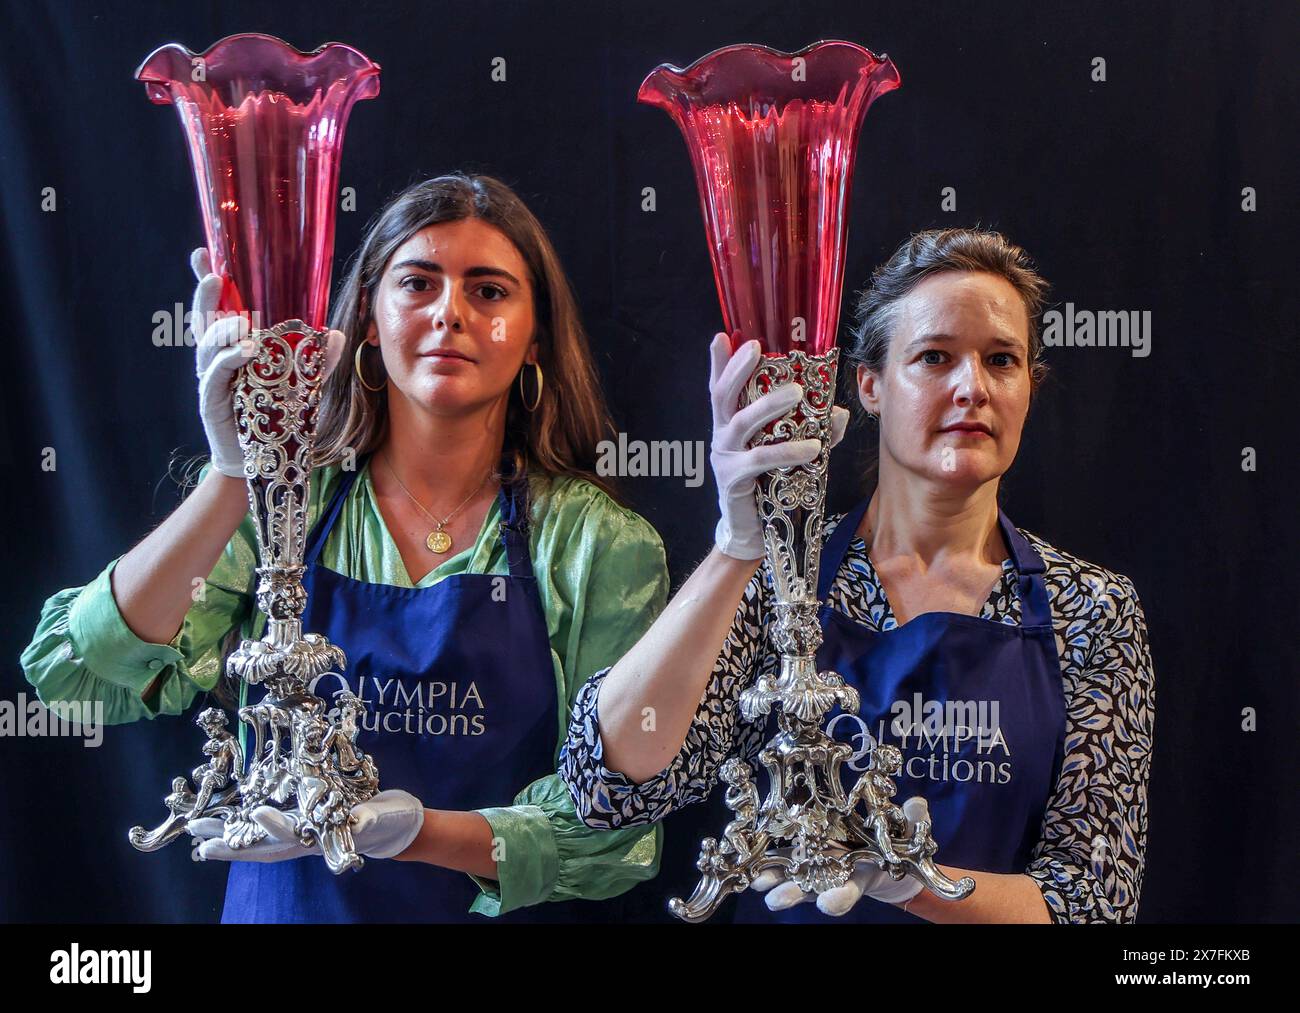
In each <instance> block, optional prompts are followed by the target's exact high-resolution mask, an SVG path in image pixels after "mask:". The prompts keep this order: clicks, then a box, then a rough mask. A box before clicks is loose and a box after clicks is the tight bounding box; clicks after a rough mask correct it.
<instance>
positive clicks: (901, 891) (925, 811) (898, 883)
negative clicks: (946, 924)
mask: <svg viewBox="0 0 1300 1013" xmlns="http://www.w3.org/2000/svg"><path fill="white" fill-rule="evenodd" d="M903 814H904V815H905V816H906V817H907V832H908V835H909V836H910V835H911V833H912V831H913V830H914V829H915V828H916V825H917V824H918V823H920V822H921V821H922V820H928V819H929V818H930V805H929V803H928V802H926V800H925V799H923V798H921V797H920V796H919V795H915V796H913V797H912V798H909V799H908V800H907V801H906V802H904V803H903ZM753 887H754V889H755V890H757V891H759V892H760V893H766V894H767V896H766V897H764V898H763V903H765V904H766V905H767V908H768V910H769V911H784V910H785V909H786V908H789V907H794V906H795V905H796V904H803V903H805V902H807V901H810V900H815V901H816V902H817V910H818V911H820V912H821V913H822V914H824V915H830V916H831V917H832V918H839V917H841V916H842V915H846V914H848V913H849V912H850V911H851V910H853V907H854V906H855V905H856V904H857V903H858V901H860V900H861V899H862V898H863V897H870V898H872V899H873V900H878V901H881V902H882V903H885V904H903V903H905V902H906V901H909V900H911V899H912V898H913V897H915V896H916V895H917V894H918V893H920V892H921V890H922V889H923V884H922V883H921V881H920V880H919V879H916V878H914V877H912V876H904V877H903V878H902V879H899V880H895V879H894V878H893V877H892V876H890V875H889V873H888V872H886V871H885V870H884V869H881V868H878V867H877V866H876V863H875V862H870V861H861V862H858V863H856V865H855V866H854V869H853V872H852V874H851V875H850V876H849V881H848V882H847V883H845V884H844V885H843V886H839V887H836V888H835V889H833V890H826V891H825V892H823V893H820V894H817V893H813V892H811V891H805V890H802V889H800V887H799V885H798V884H797V883H793V882H791V881H790V880H788V879H786V878H785V876H784V875H783V874H782V873H781V871H780V870H779V869H765V870H764V871H763V872H761V873H759V875H758V876H757V877H756V878H755V879H754V883H753Z"/></svg>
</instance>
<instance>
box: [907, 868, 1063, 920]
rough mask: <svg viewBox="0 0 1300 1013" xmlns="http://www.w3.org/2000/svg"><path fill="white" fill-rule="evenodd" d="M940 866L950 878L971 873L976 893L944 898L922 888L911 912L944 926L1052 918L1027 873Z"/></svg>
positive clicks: (913, 901) (912, 903)
mask: <svg viewBox="0 0 1300 1013" xmlns="http://www.w3.org/2000/svg"><path fill="white" fill-rule="evenodd" d="M939 868H940V869H941V870H942V871H943V874H944V875H945V876H947V877H948V878H949V879H954V880H956V879H961V878H962V876H970V878H971V879H973V880H975V891H974V893H972V894H971V895H970V896H969V897H966V898H964V899H962V900H944V899H943V898H942V897H936V896H935V895H934V894H932V893H931V892H930V891H929V890H925V889H922V890H921V892H920V893H918V894H917V895H916V897H915V898H913V900H912V901H911V903H910V904H908V905H907V913H908V914H911V915H916V916H917V917H918V918H924V919H925V920H926V921H929V922H937V923H940V924H945V925H960V924H983V925H992V924H1006V923H1010V922H1016V923H1032V924H1038V925H1046V924H1050V923H1051V921H1052V916H1051V914H1050V913H1049V912H1048V910H1047V902H1046V901H1045V900H1043V893H1042V891H1041V890H1040V889H1039V888H1038V884H1037V883H1036V882H1034V880H1033V878H1032V877H1030V876H1026V875H1025V874H1024V873H1012V874H1010V875H1003V874H999V873H996V872H971V871H970V870H969V869H954V868H951V867H949V866H946V865H941V866H939ZM895 906H896V907H899V908H902V907H903V905H902V904H898V905H895Z"/></svg>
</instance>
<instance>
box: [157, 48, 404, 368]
mask: <svg viewBox="0 0 1300 1013" xmlns="http://www.w3.org/2000/svg"><path fill="white" fill-rule="evenodd" d="M379 69H380V68H379V65H378V64H377V63H374V62H373V61H371V60H369V59H367V58H366V57H365V56H363V55H362V54H361V53H359V52H357V50H355V49H353V48H352V47H351V46H346V45H343V44H342V43H337V42H331V43H328V44H327V45H324V46H321V47H320V48H319V49H317V50H315V51H314V52H311V53H302V52H299V51H298V50H296V49H294V48H293V47H292V46H290V45H289V44H288V43H286V42H284V41H282V40H280V39H277V38H274V37H273V36H270V35H258V34H244V35H232V36H229V37H228V38H224V39H222V40H220V41H219V42H217V43H215V44H214V45H213V46H212V47H211V48H209V49H208V50H207V51H206V52H204V53H200V54H195V53H192V52H190V50H188V49H186V48H185V47H184V46H181V45H177V44H175V43H172V44H170V45H166V46H162V47H161V48H159V49H157V50H155V51H154V52H153V53H151V54H150V55H149V57H148V58H147V59H146V60H145V61H144V63H142V64H141V65H140V67H139V69H137V70H136V72H135V76H136V78H137V79H138V80H140V81H143V82H144V83H145V87H146V90H147V92H148V95H149V98H150V99H152V100H153V101H154V102H156V103H158V104H159V105H167V104H171V105H174V106H175V107H176V111H177V113H178V115H179V116H180V120H181V126H182V128H183V129H184V131H185V136H186V140H187V141H188V143H189V151H190V161H191V163H192V165H193V167H194V179H195V183H196V185H197V187H198V194H199V204H200V207H201V210H202V214H203V227H204V230H205V232H206V234H207V241H208V251H209V253H210V254H211V257H212V269H213V271H214V272H215V273H217V274H220V275H222V276H223V277H224V278H225V280H226V285H225V287H224V289H223V292H222V298H221V308H222V309H225V310H240V311H245V310H247V311H252V312H254V313H255V314H256V315H257V316H256V317H255V325H256V326H260V327H271V326H272V325H274V324H277V323H280V322H282V321H285V320H291V319H300V320H302V321H304V322H305V323H306V324H308V325H309V326H311V327H314V328H318V329H320V328H323V327H324V326H325V321H326V312H327V309H328V304H329V284H330V270H331V267H332V259H333V253H334V215H335V209H336V208H337V206H338V205H337V201H338V192H337V191H338V174H339V155H340V153H341V151H342V147H343V133H344V129H345V128H346V126H347V119H348V113H349V112H350V111H351V109H352V104H353V103H354V102H357V101H359V100H361V99H368V98H374V97H375V96H376V95H378V94H379ZM290 341H291V343H292V342H293V339H290Z"/></svg>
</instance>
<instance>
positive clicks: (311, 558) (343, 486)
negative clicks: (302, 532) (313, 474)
mask: <svg viewBox="0 0 1300 1013" xmlns="http://www.w3.org/2000/svg"><path fill="white" fill-rule="evenodd" d="M367 463H368V461H367ZM362 467H365V465H364V464H362V465H359V466H358V467H356V468H353V469H352V470H351V471H345V472H343V479H342V481H340V482H339V484H338V488H337V489H335V490H334V495H333V496H332V497H331V498H330V501H329V505H328V506H326V507H325V512H324V513H322V514H321V516H320V519H319V520H317V522H316V526H315V527H314V528H312V531H311V537H310V538H309V539H308V540H307V551H306V553H305V554H304V556H303V565H304V566H312V565H313V564H315V562H316V559H317V557H318V556H320V550H321V546H323V545H324V544H325V539H326V538H327V537H329V533H330V531H331V530H332V529H333V527H334V522H335V521H337V520H338V519H339V512H340V511H341V510H342V509H343V501H344V500H346V499H347V498H348V493H349V492H350V491H351V490H352V486H353V485H354V484H355V483H356V481H357V476H358V475H359V474H361V468H362Z"/></svg>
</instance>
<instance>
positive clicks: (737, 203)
mask: <svg viewBox="0 0 1300 1013" xmlns="http://www.w3.org/2000/svg"><path fill="white" fill-rule="evenodd" d="M898 85H899V77H898V71H897V70H896V69H895V68H894V65H893V63H892V62H891V61H890V60H889V58H888V57H886V56H876V55H875V54H873V53H871V52H869V51H868V50H866V49H863V48H862V47H861V46H856V45H854V44H852V43H849V42H822V43H819V44H817V45H814V46H810V47H808V48H807V49H803V50H801V51H800V52H798V53H778V52H775V51H773V50H771V49H767V48H765V47H762V46H728V47H727V48H725V49H720V50H718V51H717V52H714V53H710V54H709V55H708V56H706V57H704V58H703V59H701V60H698V61H697V62H696V63H694V64H692V65H691V66H690V67H689V68H687V69H686V70H679V69H678V68H676V67H670V66H661V67H659V68H658V69H656V70H655V71H654V72H653V73H651V74H650V76H649V77H647V78H646V79H645V81H644V83H643V84H642V85H641V90H640V95H639V98H640V100H641V101H642V102H647V103H649V104H651V105H657V106H659V107H660V108H662V109H664V110H665V111H667V112H668V114H669V115H671V116H672V118H673V120H674V121H675V122H676V123H677V126H678V127H679V128H680V130H681V132H682V134H683V136H684V137H685V138H686V146H687V148H688V150H689V151H690V155H691V163H692V164H693V165H694V167H695V179H696V183H697V184H698V186H699V191H700V202H701V204H702V206H703V209H704V225H705V231H706V232H707V234H708V239H709V252H710V254H711V256H712V259H713V271H714V276H715V278H716V281H717V284H718V295H719V297H720V299H721V301H722V313H723V319H724V321H725V325H726V330H727V332H728V334H730V335H731V340H732V348H733V351H734V349H735V348H736V347H738V346H739V344H740V343H741V342H743V341H747V340H751V339H758V340H759V341H760V342H761V343H762V346H763V350H764V353H765V354H764V356H763V358H762V359H761V360H760V362H759V365H758V367H757V368H756V369H755V371H754V374H753V376H751V377H750V379H749V383H748V385H747V387H746V390H745V392H744V394H743V395H742V401H743V402H746V403H747V402H750V401H752V400H754V399H755V398H757V397H759V396H760V395H761V394H763V393H765V392H766V391H768V390H770V389H771V388H772V387H773V386H776V385H778V384H782V383H788V382H799V383H801V384H802V385H803V388H804V396H803V398H802V400H801V401H800V403H799V404H798V405H796V406H795V407H794V408H793V409H792V410H791V411H790V412H788V413H787V414H786V415H784V416H783V417H781V418H779V419H777V420H776V421H775V422H773V423H772V424H771V425H769V426H768V427H767V428H766V429H765V430H764V431H762V432H760V433H759V434H758V435H757V436H756V437H755V439H754V443H755V444H756V445H757V444H761V443H772V442H777V441H781V440H790V439H816V440H820V441H821V443H822V452H821V453H820V454H819V456H818V457H817V459H816V460H814V461H812V462H811V463H809V464H807V465H800V466H797V467H791V468H780V469H777V470H776V471H773V472H769V473H768V474H766V475H763V476H761V477H760V478H759V480H758V482H757V490H756V492H755V498H756V502H757V506H758V512H759V516H760V518H761V519H762V521H763V529H764V531H763V537H764V542H765V543H766V549H767V562H768V565H769V567H770V569H771V573H772V582H773V587H774V590H775V599H776V602H775V606H774V608H773V613H774V616H773V622H772V624H771V637H772V642H773V647H774V649H775V651H776V653H777V654H779V655H780V659H781V660H780V666H781V667H780V671H779V674H776V675H762V676H760V677H759V678H758V679H757V680H756V681H755V683H754V685H752V686H751V687H749V688H748V689H746V690H745V691H744V692H743V693H742V695H741V699H740V709H741V712H742V713H743V715H744V716H745V718H746V719H747V720H749V721H756V720H759V719H761V718H763V717H764V716H765V715H769V714H772V715H774V716H775V725H776V731H775V733H774V734H773V735H772V737H771V739H770V740H769V741H768V743H767V745H766V748H764V749H763V750H762V751H761V752H760V754H759V759H760V761H761V762H762V764H763V766H764V767H765V769H766V772H767V779H768V793H767V796H766V797H765V798H762V799H760V797H759V793H758V789H757V787H756V785H755V784H754V783H753V780H752V774H751V770H750V767H749V764H748V763H747V762H746V761H745V760H744V759H743V758H741V757H732V758H731V759H729V760H728V761H727V762H726V763H725V764H723V766H722V768H721V770H720V776H721V778H722V780H723V781H724V782H725V783H726V785H727V789H726V794H725V803H726V805H727V807H728V808H729V809H730V810H731V811H732V816H733V818H732V820H731V821H730V822H729V823H728V824H727V826H726V828H725V829H724V831H723V833H722V836H721V837H720V838H718V839H715V838H712V837H709V838H705V839H704V841H703V842H701V845H700V857H699V861H698V862H697V867H698V868H699V869H700V871H701V872H702V874H703V875H702V877H701V879H700V881H699V883H698V884H697V885H696V887H695V890H694V892H693V893H692V894H691V896H690V898H688V899H686V900H682V899H681V898H673V899H672V900H671V901H670V902H669V909H670V910H671V911H672V912H673V913H674V914H675V915H677V917H679V918H681V919H683V920H684V921H688V922H698V921H703V920H704V919H706V918H708V917H709V916H710V915H711V914H713V912H714V911H716V910H717V908H718V906H719V904H721V902H722V900H723V899H724V898H726V897H727V896H728V895H730V894H732V893H737V892H740V891H743V890H746V889H748V888H749V887H750V886H751V885H752V884H753V882H754V880H755V879H756V878H757V877H759V876H760V875H761V874H763V873H766V872H769V871H776V872H778V873H779V874H780V875H781V876H782V877H783V878H784V879H786V880H788V881H790V882H793V883H795V884H797V885H798V886H799V888H800V889H802V890H803V891H806V892H810V893H817V894H821V893H824V892H826V891H830V890H835V889H837V888H839V887H842V886H844V885H845V884H846V883H847V882H848V881H849V877H850V876H851V875H852V873H853V871H854V869H855V868H856V865H857V863H858V862H870V863H872V864H874V865H877V866H879V867H880V868H882V869H887V870H888V871H889V873H890V875H891V876H892V877H893V878H895V879H901V878H902V877H903V876H906V875H910V876H914V877H916V878H918V879H920V880H921V881H922V883H923V884H924V885H925V886H927V887H929V888H930V889H931V890H932V891H933V892H935V893H936V894H938V895H940V896H945V897H950V898H956V897H961V896H965V895H966V894H968V893H969V892H970V891H971V890H972V889H974V882H973V880H971V879H969V878H966V879H963V880H962V881H961V882H960V883H954V882H952V881H951V880H949V879H948V878H947V877H946V876H944V874H943V873H942V872H941V871H940V870H939V868H938V866H936V865H935V864H934V860H933V855H934V853H935V845H934V841H933V839H932V838H931V836H930V833H929V829H930V828H929V824H928V823H925V824H920V825H918V830H917V832H916V833H914V834H909V833H907V821H906V820H905V819H902V818H901V809H900V808H899V807H898V806H897V805H895V804H894V803H893V801H892V799H891V798H890V796H892V794H893V790H894V789H893V782H892V780H890V776H889V775H890V773H891V772H893V771H894V770H895V769H896V765H897V763H899V762H901V753H900V752H899V750H898V749H897V747H895V746H892V745H886V744H880V745H878V746H877V748H876V749H875V750H874V751H873V758H872V762H871V766H870V767H869V768H868V770H867V771H866V772H865V773H863V774H862V775H861V777H859V778H858V779H857V781H856V783H853V784H851V785H846V784H845V781H844V777H845V774H846V773H847V771H846V770H845V768H844V763H845V761H846V760H847V759H848V758H849V756H850V755H851V754H852V752H853V749H852V747H850V746H849V745H848V744H846V743H844V742H839V741H837V740H835V739H834V738H832V737H831V735H830V734H829V733H828V731H827V730H826V728H825V727H824V726H825V722H826V717H827V715H828V714H829V713H830V712H831V711H832V710H833V709H834V708H835V707H836V706H838V707H839V708H840V709H841V710H842V711H844V712H847V713H855V712H856V711H857V709H858V704H859V696H858V693H857V690H856V689H854V688H853V687H852V686H850V685H847V684H846V683H845V681H844V680H843V679H842V678H841V677H840V676H839V675H837V674H836V673H834V672H821V671H818V669H817V664H816V652H817V649H818V647H819V646H820V644H821V640H822V632H821V626H820V622H819V618H818V613H819V602H818V601H817V599H816V580H817V573H818V566H819V562H820V558H821V543H822V529H823V512H824V508H825V499H826V468H827V461H828V451H827V446H828V443H829V436H830V412H831V408H832V406H833V402H834V396H835V366H836V358H837V355H838V352H837V349H836V340H835V339H836V330H837V327H838V324H839V312H840V291H841V285H842V282H843V278H842V275H843V270H844V241H845V232H846V225H847V210H848V202H849V185H850V183H851V181H852V175H853V163H854V152H855V149H856V147H857V138H858V131H859V128H860V127H861V124H862V118H863V116H864V115H865V114H866V111H867V108H868V107H869V106H870V105H871V103H872V102H873V101H874V100H875V99H876V97H877V96H879V95H881V94H883V93H884V92H887V91H891V90H893V89H894V88H897V87H898Z"/></svg>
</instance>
